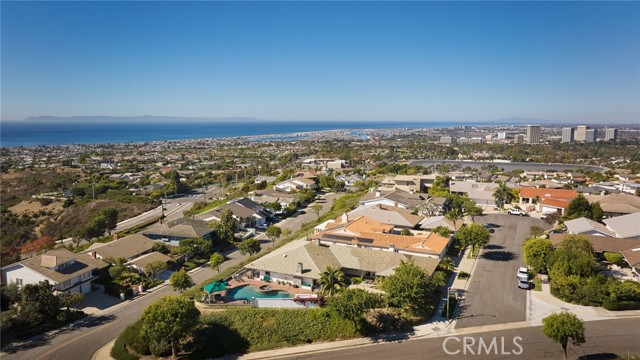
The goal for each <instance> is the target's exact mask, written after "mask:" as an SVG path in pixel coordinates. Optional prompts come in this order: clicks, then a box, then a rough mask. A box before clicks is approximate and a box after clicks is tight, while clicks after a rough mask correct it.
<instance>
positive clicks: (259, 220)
mask: <svg viewBox="0 0 640 360" xmlns="http://www.w3.org/2000/svg"><path fill="white" fill-rule="evenodd" d="M227 209H228V210H230V211H231V213H232V214H233V219H234V220H235V221H236V226H237V228H238V229H239V230H243V229H246V228H255V227H256V226H261V225H264V224H266V223H267V219H268V218H269V217H270V216H271V215H272V213H271V211H270V210H268V209H266V208H265V207H264V206H262V205H260V204H258V203H257V202H255V201H253V200H251V199H249V198H246V197H244V198H240V199H235V200H232V201H229V202H228V203H226V204H225V205H222V206H220V207H218V208H216V209H214V210H211V211H207V212H204V213H202V214H199V215H198V216H197V218H198V219H200V220H203V221H206V222H210V221H220V219H221V218H222V213H223V212H224V211H225V210H227Z"/></svg>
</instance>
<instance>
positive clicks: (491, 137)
mask: <svg viewBox="0 0 640 360" xmlns="http://www.w3.org/2000/svg"><path fill="white" fill-rule="evenodd" d="M484 138H485V140H489V141H490V140H491V139H493V135H485V136H484Z"/></svg>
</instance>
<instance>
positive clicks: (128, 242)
mask: <svg viewBox="0 0 640 360" xmlns="http://www.w3.org/2000/svg"><path fill="white" fill-rule="evenodd" d="M154 244H155V241H153V240H151V239H150V238H148V237H146V236H144V235H142V234H133V235H129V236H125V237H123V238H121V239H116V240H113V241H111V242H108V243H95V244H92V245H91V246H89V248H88V249H87V251H85V252H84V253H85V254H90V255H91V256H92V257H94V258H96V259H101V260H102V259H107V258H112V259H116V258H125V259H127V260H131V259H134V258H137V257H138V256H141V255H144V254H147V253H150V252H151V251H152V250H151V249H152V248H153V245H154Z"/></svg>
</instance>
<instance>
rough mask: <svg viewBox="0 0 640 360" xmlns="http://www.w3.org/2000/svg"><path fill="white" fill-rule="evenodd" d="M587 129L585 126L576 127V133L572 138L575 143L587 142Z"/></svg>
mask: <svg viewBox="0 0 640 360" xmlns="http://www.w3.org/2000/svg"><path fill="white" fill-rule="evenodd" d="M588 129H589V127H588V126H586V125H580V126H578V127H576V132H575V135H574V137H573V139H574V140H575V141H581V142H585V141H587V130H588Z"/></svg>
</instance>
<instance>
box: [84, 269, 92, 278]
mask: <svg viewBox="0 0 640 360" xmlns="http://www.w3.org/2000/svg"><path fill="white" fill-rule="evenodd" d="M90 277H91V271H87V272H86V273H84V274H82V279H88V278H90Z"/></svg>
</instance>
